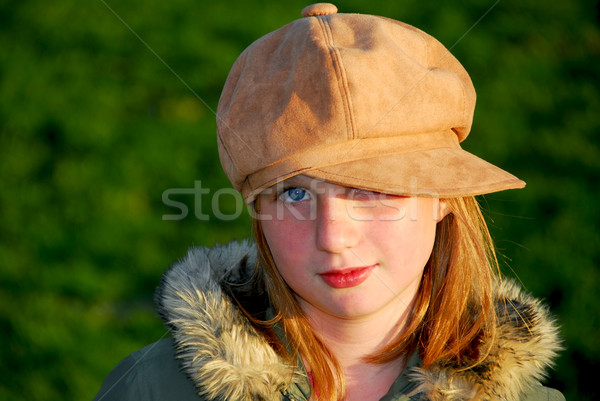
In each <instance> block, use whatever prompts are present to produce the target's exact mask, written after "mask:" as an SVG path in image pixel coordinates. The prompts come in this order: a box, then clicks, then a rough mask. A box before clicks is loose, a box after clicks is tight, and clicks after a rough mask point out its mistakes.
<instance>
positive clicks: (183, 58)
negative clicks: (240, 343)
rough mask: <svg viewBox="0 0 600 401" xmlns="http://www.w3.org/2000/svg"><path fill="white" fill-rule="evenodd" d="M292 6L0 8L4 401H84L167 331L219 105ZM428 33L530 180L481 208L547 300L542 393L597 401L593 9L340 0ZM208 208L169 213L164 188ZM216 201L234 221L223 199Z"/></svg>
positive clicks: (200, 240)
mask: <svg viewBox="0 0 600 401" xmlns="http://www.w3.org/2000/svg"><path fill="white" fill-rule="evenodd" d="M308 4H309V3H307V2H300V1H287V2H276V1H266V0H262V1H253V2H244V1H233V0H226V1H220V2H207V1H191V0H188V1H182V0H172V1H170V2H159V1H155V0H146V1H140V0H130V1H127V2H124V1H116V0H104V1H102V0H92V1H87V2H81V1H75V0H61V1H59V2H44V1H41V0H24V1H20V2H10V1H7V0H0V180H1V181H0V280H1V286H0V336H1V338H0V339H1V343H2V346H1V347H0V400H12V399H27V400H32V401H34V400H62V401H65V400H85V399H92V398H93V396H94V395H95V393H96V392H97V391H98V389H99V387H100V385H101V382H102V380H103V379H104V377H105V376H106V374H107V373H108V372H109V371H110V369H111V368H112V367H114V365H115V364H116V363H117V362H118V361H119V360H121V359H122V358H123V357H125V356H126V355H128V354H129V353H130V352H132V351H133V350H136V349H138V348H141V347H143V346H144V345H146V344H148V343H150V342H153V341H155V340H157V339H159V338H160V337H161V336H163V335H164V334H165V329H164V327H163V325H162V324H161V322H160V321H159V320H158V318H157V317H156V316H155V313H154V311H153V305H152V296H153V291H154V289H155V286H156V285H157V283H158V281H159V278H160V276H161V274H162V272H163V271H164V269H165V268H167V267H168V266H169V265H170V264H171V263H172V262H173V261H175V260H177V259H178V258H180V257H182V256H183V255H184V254H185V252H186V249H187V248H188V247H190V246H192V245H208V246H210V245H213V244H215V243H218V242H220V243H223V242H227V241H229V240H230V239H232V238H243V237H247V236H249V234H250V230H249V219H248V217H247V216H246V215H243V216H242V217H240V218H239V219H236V220H232V221H222V220H219V219H216V218H215V216H214V213H212V210H213V209H214V208H213V207H211V203H210V201H211V196H212V195H213V194H214V193H215V191H216V190H217V189H219V188H223V187H229V184H228V182H227V180H226V178H225V176H224V174H223V172H222V170H221V167H220V165H219V162H218V156H217V151H216V141H215V116H214V110H215V109H216V104H217V101H218V97H219V94H220V90H221V87H222V85H223V83H224V81H225V78H226V76H227V73H228V71H229V68H230V66H231V64H232V63H233V61H234V60H235V58H236V57H237V55H238V54H239V53H240V52H241V51H242V50H243V49H244V48H245V47H246V46H247V45H248V44H250V43H251V42H252V41H253V40H255V39H256V38H258V37H260V36H261V35H263V34H265V33H267V32H269V31H271V30H274V29H276V28H278V27H280V26H281V25H283V24H285V23H287V22H289V21H291V20H293V19H296V18H298V17H299V16H300V10H301V9H302V8H303V7H304V6H306V5H308ZM337 5H338V7H339V8H340V10H341V11H344V12H361V13H371V14H379V15H385V16H387V17H391V18H395V19H399V20H402V21H405V22H408V23H410V24H413V25H415V26H417V27H419V28H421V29H423V30H425V31H426V32H428V33H430V34H432V35H433V36H435V37H436V38H438V39H439V40H440V41H441V42H442V43H444V44H445V45H446V46H447V47H449V48H452V52H453V53H454V54H455V55H456V56H457V57H458V58H459V60H461V62H462V63H463V65H464V66H465V67H466V69H467V70H468V71H469V73H470V74H471V77H472V79H473V81H474V83H475V87H476V89H477V92H478V106H477V110H476V115H475V124H474V127H473V131H472V136H471V137H469V138H468V139H467V141H466V142H465V143H464V147H465V148H466V149H468V150H470V151H472V152H474V153H476V154H478V155H480V156H482V157H483V158H485V159H487V160H489V161H491V162H493V163H495V164H498V165H500V166H502V167H504V168H506V169H507V170H509V171H511V172H513V173H514V174H516V175H517V176H519V177H520V178H523V179H524V180H525V181H527V183H528V185H527V188H526V189H525V190H521V191H509V192H505V193H499V194H493V195H488V196H486V197H484V198H483V199H482V205H483V206H484V209H485V214H486V216H487V217H488V221H489V223H490V227H491V229H492V233H493V236H494V237H495V239H496V242H497V245H498V248H499V251H500V253H501V262H502V265H503V269H504V270H505V271H506V273H507V274H508V275H512V276H514V275H517V276H518V277H519V279H520V280H521V281H522V282H523V284H524V286H525V287H526V288H527V290H529V291H530V292H532V293H533V294H535V295H536V296H539V297H542V298H545V299H546V301H547V302H548V303H549V304H550V306H551V308H552V310H553V311H554V313H555V314H556V315H557V318H558V319H559V322H560V324H561V326H562V334H563V336H564V338H565V346H566V350H565V351H564V352H563V353H562V354H561V357H560V358H559V360H558V362H557V365H556V368H555V370H553V371H552V372H551V378H550V380H549V384H550V385H551V386H553V387H556V388H558V389H560V390H561V391H563V392H564V394H565V395H566V396H567V399H569V400H593V399H598V394H599V393H598V390H597V385H596V383H594V380H593V379H592V377H594V376H595V372H596V371H597V369H598V366H599V361H600V335H599V334H600V323H599V320H600V302H599V299H598V295H597V294H598V288H600V273H599V269H598V265H599V262H600V249H599V248H600V247H599V245H600V234H599V233H598V225H599V224H598V223H600V212H599V208H598V206H597V203H598V201H597V200H598V198H599V191H600V190H599V188H600V185H599V173H600V147H599V141H598V134H599V132H600V131H599V125H600V124H599V121H600V118H599V117H598V110H600V95H599V91H598V87H599V70H598V65H599V63H600V30H599V22H598V21H599V18H598V17H599V12H598V4H597V2H596V1H589V0H582V1H576V2H575V1H574V2H544V1H541V0H521V1H517V0H501V1H498V2H494V1H491V0H467V1H463V2H459V3H457V2H455V1H450V0H440V1H436V2H433V1H430V2H423V1H417V0H403V1H388V2H378V3H377V4H367V2H365V1H350V0H348V1H338V2H337ZM196 181H201V185H202V187H203V188H209V189H210V190H211V193H210V194H207V195H203V196H198V197H196V198H194V197H193V196H192V195H189V194H188V195H186V194H181V195H174V196H173V197H172V199H174V200H177V201H178V202H183V204H185V205H187V206H188V207H189V210H190V211H191V210H200V211H202V213H204V214H207V215H210V216H211V218H210V219H209V220H208V221H205V220H201V219H198V218H197V217H195V216H194V215H193V214H190V215H189V216H188V217H187V218H185V219H180V220H172V221H166V220H163V218H162V217H163V215H165V214H171V213H173V212H174V209H173V208H171V207H168V205H166V204H165V203H164V202H163V198H162V196H163V192H164V191H165V190H168V189H172V188H193V187H194V185H195V184H194V183H195V182H196ZM219 199H220V200H222V201H223V203H222V204H219V205H218V208H219V210H221V211H222V212H223V213H230V214H231V213H233V212H234V211H235V210H234V209H233V207H234V206H233V204H232V202H231V199H230V198H228V197H226V196H223V197H220V198H219Z"/></svg>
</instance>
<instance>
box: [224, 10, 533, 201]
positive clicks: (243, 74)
mask: <svg viewBox="0 0 600 401" xmlns="http://www.w3.org/2000/svg"><path fill="white" fill-rule="evenodd" d="M302 15H303V18H301V19H299V20H296V21H293V22H291V23H289V24H288V25H285V26H284V27H282V28H280V29H278V30H276V31H274V32H271V33H269V34H267V35H265V36H263V37H262V38H260V39H258V40H257V41H256V42H254V43H253V44H251V45H250V46H249V47H248V48H247V49H246V50H245V51H244V52H243V53H242V54H241V55H240V57H239V58H238V59H237V61H236V62H235V64H234V65H233V67H232V69H231V72H230V73H229V77H228V78H227V81H226V83H225V87H224V89H223V93H222V95H221V99H220V101H219V106H218V110H217V130H218V141H219V142H218V146H219V155H220V158H221V163H222V165H223V168H224V170H225V173H226V174H227V176H228V177H229V179H230V180H231V183H232V184H233V186H234V188H235V189H237V190H238V191H240V192H241V193H242V194H243V196H244V198H245V199H246V202H248V203H250V202H252V201H253V200H254V199H255V198H256V196H257V195H258V194H259V193H260V192H261V191H263V190H264V189H266V188H268V187H270V186H271V185H273V184H275V183H277V182H280V181H282V180H285V179H287V178H289V177H292V176H295V175H298V174H304V175H308V176H311V177H314V178H319V179H322V180H325V181H328V182H332V183H335V184H339V185H343V186H347V187H354V188H362V189H368V190H372V191H377V192H383V193H389V194H397V195H418V196H437V197H440V198H448V197H462V196H469V195H479V194H484V193H489V192H495V191H500V190H504V189H510V188H522V187H523V186H524V185H525V183H524V182H523V181H521V180H519V179H518V178H516V177H514V176H513V175H511V174H509V173H507V172H506V171H504V170H501V169H500V168H498V167H496V166H494V165H492V164H490V163H488V162H486V161H484V160H482V159H480V158H478V157H476V156H474V155H472V154H470V153H468V152H466V151H464V150H462V149H461V147H460V145H459V142H461V141H462V140H464V139H465V138H466V136H467V135H468V134H469V131H470V129H471V124H472V120H473V111H474V108H475V90H474V88H473V84H472V83H471V79H470V78H469V75H468V74H467V72H466V71H465V69H464V68H463V67H462V65H461V64H460V63H459V62H458V61H457V60H456V58H454V56H452V55H451V54H450V53H449V51H448V50H447V49H446V48H445V47H444V46H443V45H442V44H441V43H439V42H438V41H437V40H436V39H434V38H433V37H431V36H430V35H428V34H426V33H425V32H422V31H420V30H419V29H417V28H414V27H412V26H410V25H407V24H404V23H402V22H398V21H395V20H391V19H388V18H383V17H377V16H371V15H362V14H338V13H337V8H336V7H335V6H334V5H332V4H327V3H319V4H314V5H312V6H309V7H307V8H305V9H304V10H303V11H302Z"/></svg>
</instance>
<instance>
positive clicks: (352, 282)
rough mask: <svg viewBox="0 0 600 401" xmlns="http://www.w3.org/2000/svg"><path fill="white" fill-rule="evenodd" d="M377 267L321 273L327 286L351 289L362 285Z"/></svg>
mask: <svg viewBox="0 0 600 401" xmlns="http://www.w3.org/2000/svg"><path fill="white" fill-rule="evenodd" d="M375 266H376V265H372V266H366V267H359V268H350V269H344V270H340V271H331V272H326V273H321V274H320V276H321V278H322V279H323V281H325V283H326V284H327V285H329V286H330V287H333V288H351V287H356V286H357V285H360V284H362V283H363V282H364V281H365V280H366V279H367V278H369V276H370V275H371V272H372V271H373V269H374V268H375Z"/></svg>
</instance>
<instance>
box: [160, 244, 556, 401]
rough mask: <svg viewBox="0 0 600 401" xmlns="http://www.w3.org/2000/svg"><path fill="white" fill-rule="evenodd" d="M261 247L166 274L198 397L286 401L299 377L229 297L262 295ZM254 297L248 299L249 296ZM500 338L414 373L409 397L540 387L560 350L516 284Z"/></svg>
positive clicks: (499, 399) (514, 396)
mask: <svg viewBox="0 0 600 401" xmlns="http://www.w3.org/2000/svg"><path fill="white" fill-rule="evenodd" d="M256 254H257V252H256V248H255V246H254V245H251V244H250V243H248V242H242V243H237V242H232V243H230V244H228V245H226V246H217V247H215V248H212V249H207V248H193V249H191V250H190V251H189V253H188V255H187V256H186V257H185V258H184V259H183V260H181V261H180V262H178V263H176V264H174V265H173V267H172V268H171V269H170V270H168V271H167V272H166V273H165V275H164V277H163V279H162V282H161V284H160V287H159V289H158V291H157V297H156V298H157V303H158V310H159V313H160V314H161V317H162V318H163V320H164V321H165V322H166V323H167V325H168V326H169V327H170V330H171V332H172V335H173V337H174V339H175V342H176V344H177V346H178V358H180V360H181V361H182V366H183V369H184V371H185V373H186V374H187V375H188V377H189V378H190V379H191V380H192V381H193V382H194V384H195V385H196V387H197V389H198V391H199V393H200V394H201V395H203V396H205V397H207V399H210V400H224V399H227V400H229V399H231V400H248V401H249V400H280V399H281V391H282V390H283V389H285V388H286V387H288V386H289V385H290V384H291V383H292V382H294V381H296V380H298V378H299V376H298V375H296V374H295V373H294V367H291V366H288V365H286V364H285V363H284V362H283V361H282V359H281V358H280V357H279V356H278V355H277V354H276V353H275V351H274V350H273V349H272V348H271V346H270V345H269V344H268V343H267V341H266V340H265V339H264V337H263V336H262V335H260V334H258V333H257V332H256V331H255V329H254V328H253V327H252V326H251V325H250V323H249V322H248V320H247V318H246V317H245V316H244V315H243V314H242V313H241V312H240V310H239V309H238V307H237V305H236V303H235V301H233V300H232V299H231V297H230V296H229V295H228V294H231V293H232V292H236V294H239V293H242V294H245V293H246V292H247V291H250V292H249V293H246V296H247V298H248V299H250V300H251V301H252V302H254V301H255V300H256V298H260V296H257V295H256V291H257V289H256V288H253V287H252V285H251V276H252V273H253V271H254V268H255V261H256ZM248 294H249V296H248ZM496 305H497V310H498V315H499V322H498V323H499V327H498V331H497V338H495V339H494V341H493V344H492V348H491V352H490V354H489V355H488V357H487V358H486V359H485V360H484V361H483V362H482V363H481V364H480V365H477V366H476V367H474V368H470V369H464V367H461V366H449V365H448V364H441V363H439V364H434V365H433V366H432V367H430V368H429V369H422V368H416V369H413V370H412V372H410V373H409V377H410V379H411V380H412V381H414V382H415V384H416V388H415V390H414V391H413V392H412V393H411V395H412V396H415V398H418V399H427V400H431V401H463V400H465V401H466V400H473V399H477V400H483V401H509V400H518V399H519V398H520V396H521V395H522V394H524V393H525V392H526V391H528V390H529V389H531V388H532V387H533V386H535V385H537V384H538V382H539V381H540V380H541V379H542V378H543V377H544V371H545V369H547V368H548V367H549V366H551V365H552V359H553V358H554V357H555V355H556V353H557V351H558V350H559V349H560V348H561V347H560V342H559V339H558V329H557V327H556V325H555V322H554V321H553V320H552V318H550V316H549V313H548V310H547V309H546V308H545V307H544V306H543V305H541V304H540V302H539V301H538V300H536V299H535V298H533V297H531V296H529V295H527V294H525V293H523V292H522V291H521V290H520V288H519V287H518V286H517V285H516V284H515V283H514V282H512V281H505V282H503V283H502V284H500V285H499V286H498V288H497V292H496Z"/></svg>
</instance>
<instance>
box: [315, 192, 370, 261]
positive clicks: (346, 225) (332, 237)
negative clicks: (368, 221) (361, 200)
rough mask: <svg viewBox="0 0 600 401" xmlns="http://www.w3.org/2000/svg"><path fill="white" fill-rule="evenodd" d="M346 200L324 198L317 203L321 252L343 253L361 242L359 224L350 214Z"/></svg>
mask: <svg viewBox="0 0 600 401" xmlns="http://www.w3.org/2000/svg"><path fill="white" fill-rule="evenodd" d="M348 202H350V200H348V199H345V198H340V197H336V196H335V195H331V196H322V197H321V198H320V199H319V201H318V202H317V223H316V230H317V235H316V241H317V248H318V249H319V250H322V251H325V252H329V253H341V252H342V251H343V250H344V249H347V248H352V247H354V246H356V244H357V243H358V242H359V240H360V230H359V227H358V224H359V222H358V221H357V220H356V219H353V218H352V215H351V213H349V206H350V205H348Z"/></svg>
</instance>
